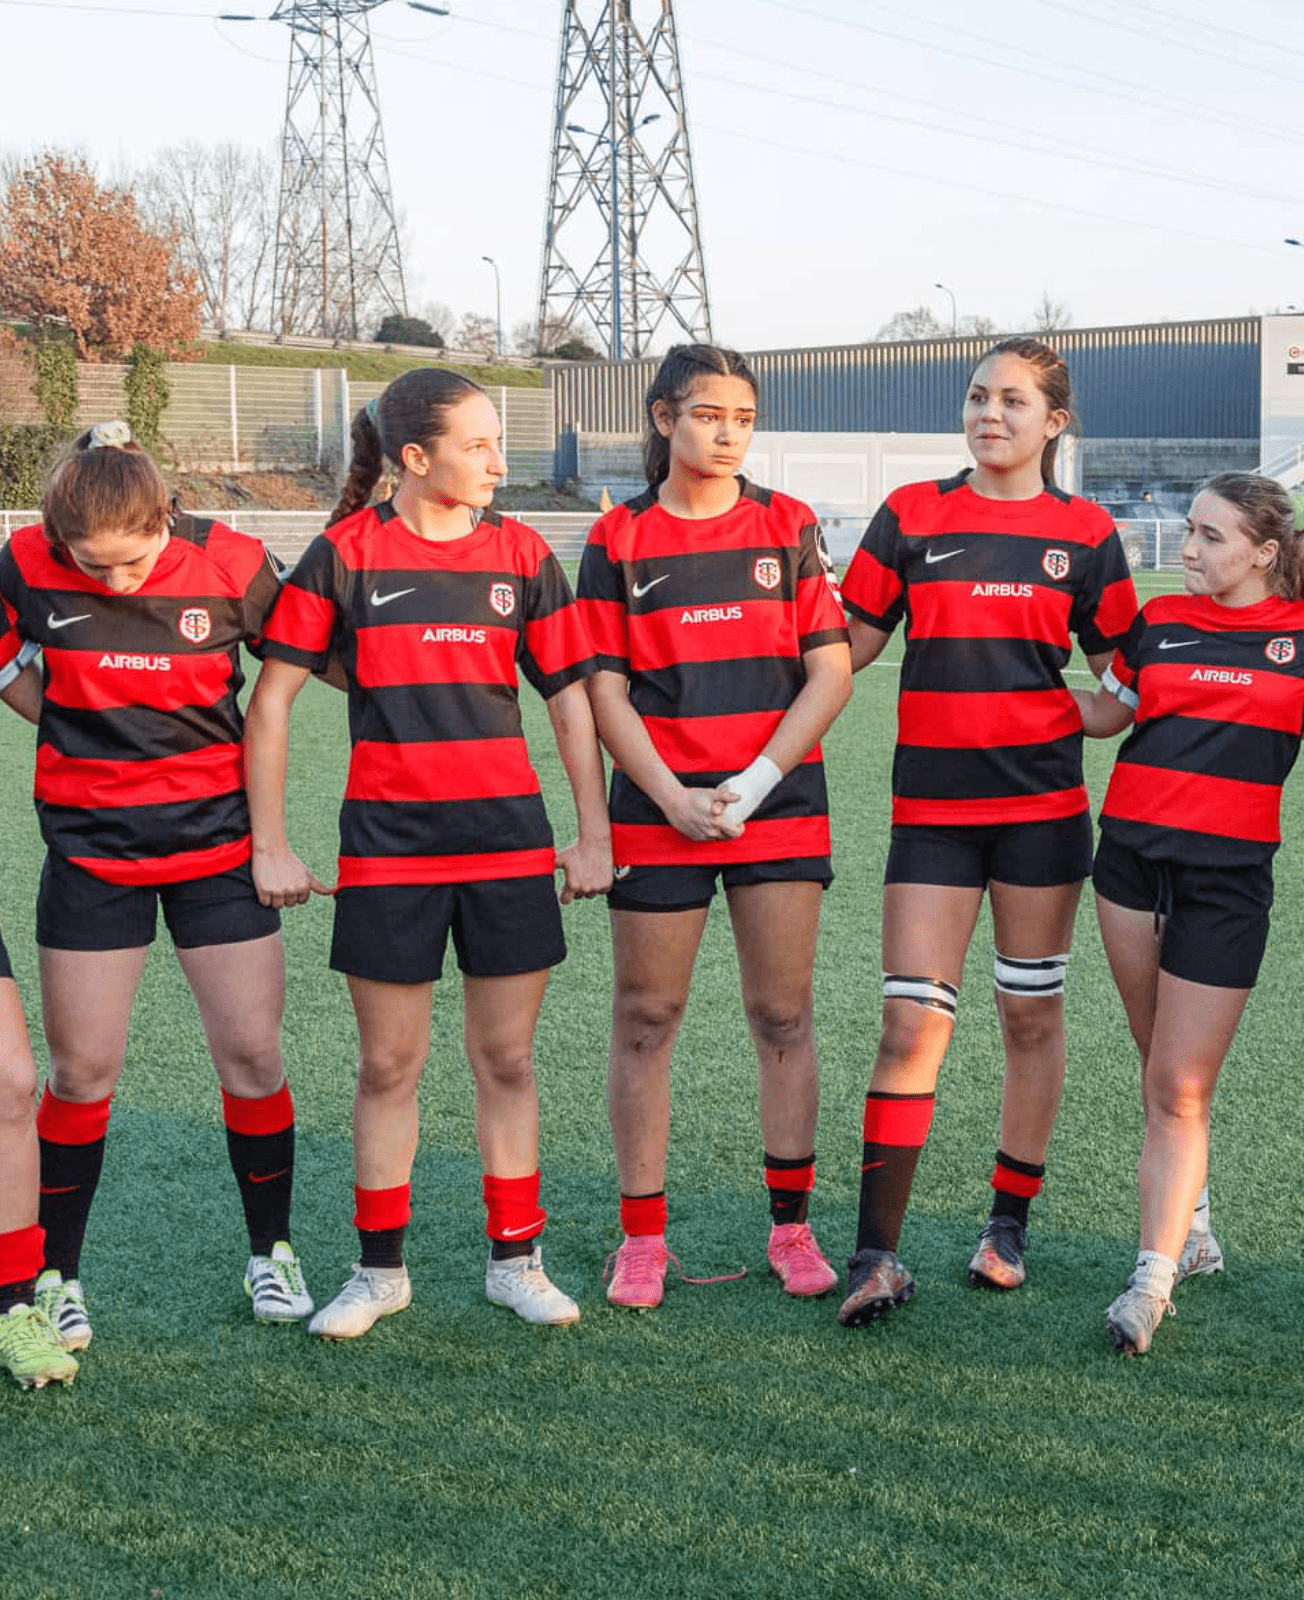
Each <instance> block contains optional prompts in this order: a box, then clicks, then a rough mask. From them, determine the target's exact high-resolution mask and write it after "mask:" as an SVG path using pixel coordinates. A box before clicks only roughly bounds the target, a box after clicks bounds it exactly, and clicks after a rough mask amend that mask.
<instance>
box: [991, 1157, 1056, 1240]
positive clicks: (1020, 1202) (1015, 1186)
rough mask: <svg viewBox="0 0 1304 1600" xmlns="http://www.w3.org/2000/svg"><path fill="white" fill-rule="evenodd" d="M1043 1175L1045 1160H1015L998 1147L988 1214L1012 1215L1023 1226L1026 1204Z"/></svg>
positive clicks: (1034, 1193)
mask: <svg viewBox="0 0 1304 1600" xmlns="http://www.w3.org/2000/svg"><path fill="white" fill-rule="evenodd" d="M1045 1175H1046V1164H1045V1162H1034V1161H1019V1160H1016V1159H1015V1157H1014V1156H1007V1155H1006V1154H1005V1152H1004V1150H998V1151H997V1152H996V1170H995V1171H994V1172H993V1173H992V1190H993V1194H992V1209H991V1215H992V1216H993V1217H1013V1218H1014V1220H1015V1221H1016V1222H1017V1223H1018V1224H1019V1226H1020V1227H1021V1228H1026V1227H1027V1226H1028V1204H1029V1202H1030V1201H1031V1200H1032V1198H1033V1197H1034V1195H1036V1194H1038V1193H1040V1191H1041V1180H1042V1179H1043V1178H1044V1177H1045Z"/></svg>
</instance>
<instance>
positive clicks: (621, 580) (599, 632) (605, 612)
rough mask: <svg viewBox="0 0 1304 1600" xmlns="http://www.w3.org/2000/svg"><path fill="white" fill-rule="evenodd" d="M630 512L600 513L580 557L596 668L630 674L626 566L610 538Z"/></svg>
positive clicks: (579, 589)
mask: <svg viewBox="0 0 1304 1600" xmlns="http://www.w3.org/2000/svg"><path fill="white" fill-rule="evenodd" d="M623 515H627V513H626V512H624V510H623V508H621V507H619V506H618V507H616V508H615V509H614V510H612V511H608V512H607V514H606V515H605V516H602V517H599V518H598V520H597V521H596V522H595V523H594V524H593V527H592V529H591V530H590V531H589V538H588V543H587V544H586V545H585V546H584V555H583V557H582V558H581V560H580V574H579V583H578V586H577V593H578V595H579V606H580V612H581V615H582V616H583V619H584V625H585V627H586V629H587V630H588V634H589V638H590V639H591V640H592V643H593V650H594V656H595V661H594V665H595V667H596V668H598V669H600V670H602V671H606V672H623V673H624V674H625V675H626V676H628V674H629V613H628V611H627V609H626V606H627V596H626V594H625V569H624V567H623V566H622V565H621V563H620V562H619V561H614V560H612V557H611V551H610V549H609V547H608V544H607V538H608V535H609V534H610V532H611V531H612V529H613V528H614V527H615V525H616V519H617V518H618V517H621V516H623Z"/></svg>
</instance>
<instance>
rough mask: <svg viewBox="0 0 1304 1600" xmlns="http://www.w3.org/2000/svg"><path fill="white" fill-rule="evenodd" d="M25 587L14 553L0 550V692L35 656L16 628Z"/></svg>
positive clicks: (6, 546)
mask: <svg viewBox="0 0 1304 1600" xmlns="http://www.w3.org/2000/svg"><path fill="white" fill-rule="evenodd" d="M26 587H27V586H26V584H25V583H24V582H23V577H22V574H21V573H20V572H19V570H18V563H17V562H16V561H15V560H14V557H13V552H12V551H11V550H10V548H9V546H8V545H5V547H4V549H3V550H0V689H7V688H8V687H9V685H10V684H11V683H12V682H13V681H14V679H15V678H16V677H17V676H18V674H19V673H20V672H21V671H22V670H23V668H24V667H25V666H26V665H27V662H28V661H30V660H32V659H33V658H34V657H35V655H36V647H35V646H34V645H29V644H28V643H27V642H26V641H25V640H24V638H23V634H22V631H21V627H20V624H19V611H18V607H19V603H20V597H21V594H22V592H23V590H24V589H25V588H26ZM25 651H26V652H27V654H26V659H24V652H25Z"/></svg>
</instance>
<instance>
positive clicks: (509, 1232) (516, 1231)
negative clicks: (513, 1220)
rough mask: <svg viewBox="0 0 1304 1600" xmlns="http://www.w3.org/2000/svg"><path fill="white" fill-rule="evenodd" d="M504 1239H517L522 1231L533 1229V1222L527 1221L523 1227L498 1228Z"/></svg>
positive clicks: (526, 1231) (527, 1231) (531, 1230)
mask: <svg viewBox="0 0 1304 1600" xmlns="http://www.w3.org/2000/svg"><path fill="white" fill-rule="evenodd" d="M500 1231H501V1233H502V1236H503V1238H504V1239H519V1238H520V1236H521V1235H522V1234H523V1233H530V1232H533V1231H534V1224H533V1223H532V1222H527V1223H526V1225H525V1226H524V1227H523V1228H503V1229H501V1230H500Z"/></svg>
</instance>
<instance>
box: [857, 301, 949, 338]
mask: <svg viewBox="0 0 1304 1600" xmlns="http://www.w3.org/2000/svg"><path fill="white" fill-rule="evenodd" d="M950 332H951V330H950V328H944V327H943V326H942V324H941V323H940V322H939V321H938V320H937V318H936V317H935V316H934V315H933V313H932V312H931V311H930V310H929V308H928V307H927V306H925V305H918V306H913V307H912V308H911V309H910V310H909V311H898V312H896V314H895V315H894V316H892V317H891V318H890V319H889V320H888V321H887V322H885V323H884V324H883V326H882V327H881V328H880V329H879V330H878V332H877V333H876V334H875V335H874V337H873V339H872V340H870V343H871V344H896V343H898V342H899V341H901V340H905V339H945V338H946V337H947V336H948V335H949V334H950Z"/></svg>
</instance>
